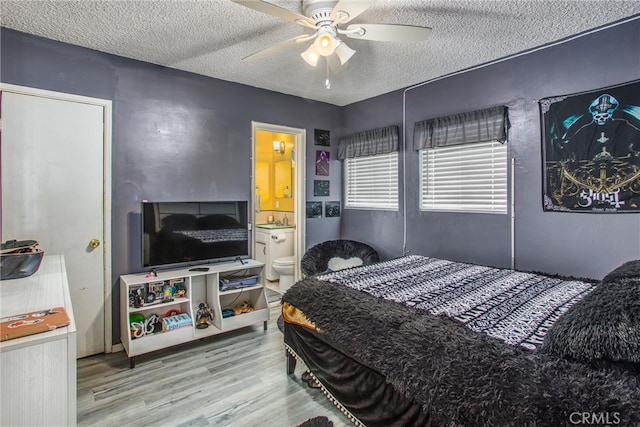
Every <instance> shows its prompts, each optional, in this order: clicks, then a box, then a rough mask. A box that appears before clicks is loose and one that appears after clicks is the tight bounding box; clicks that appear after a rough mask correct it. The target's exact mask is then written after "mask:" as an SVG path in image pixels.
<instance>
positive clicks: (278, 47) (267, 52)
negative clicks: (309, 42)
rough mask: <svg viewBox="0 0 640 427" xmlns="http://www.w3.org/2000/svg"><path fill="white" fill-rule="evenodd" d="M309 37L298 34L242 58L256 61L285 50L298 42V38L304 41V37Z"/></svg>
mask: <svg viewBox="0 0 640 427" xmlns="http://www.w3.org/2000/svg"><path fill="white" fill-rule="evenodd" d="M306 38H308V36H306V35H305V36H296V37H292V38H290V39H287V40H283V41H281V42H279V43H276V44H274V45H273V46H269V47H267V48H264V49H261V50H259V51H257V52H254V53H252V54H251V55H249V56H245V57H244V58H242V60H243V61H255V60H258V59H260V58H264V57H265V56H269V55H271V54H274V53H276V52H280V51H281V50H284V49H286V48H288V47H290V46H293V45H295V44H296V43H297V42H298V39H303V40H301V41H304V39H306Z"/></svg>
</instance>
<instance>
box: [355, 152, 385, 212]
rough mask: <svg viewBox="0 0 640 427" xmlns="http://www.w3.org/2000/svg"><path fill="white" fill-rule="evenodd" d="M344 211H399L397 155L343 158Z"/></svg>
mask: <svg viewBox="0 0 640 427" xmlns="http://www.w3.org/2000/svg"><path fill="white" fill-rule="evenodd" d="M344 176H345V192H344V193H345V208H355V209H389V210H398V152H397V151H394V152H392V153H387V154H378V155H375V156H364V157H352V158H346V159H344Z"/></svg>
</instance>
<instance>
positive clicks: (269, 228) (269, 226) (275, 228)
mask: <svg viewBox="0 0 640 427" xmlns="http://www.w3.org/2000/svg"><path fill="white" fill-rule="evenodd" d="M256 227H258V228H266V229H268V230H277V229H279V228H293V225H278V224H256Z"/></svg>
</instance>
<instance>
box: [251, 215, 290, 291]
mask: <svg viewBox="0 0 640 427" xmlns="http://www.w3.org/2000/svg"><path fill="white" fill-rule="evenodd" d="M294 231H295V227H294V226H292V225H276V224H258V225H256V253H255V255H254V258H255V259H256V260H257V261H259V262H262V263H264V265H265V269H264V270H265V277H266V279H267V280H271V281H273V280H278V278H279V276H278V273H276V271H275V270H274V269H273V260H275V259H276V258H281V257H285V256H291V255H293V242H294V239H295V233H294Z"/></svg>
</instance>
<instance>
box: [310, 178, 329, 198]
mask: <svg viewBox="0 0 640 427" xmlns="http://www.w3.org/2000/svg"><path fill="white" fill-rule="evenodd" d="M329 184H330V181H328V180H321V179H314V180H313V195H314V196H315V197H327V196H329V194H330V191H329V186H330V185H329Z"/></svg>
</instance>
